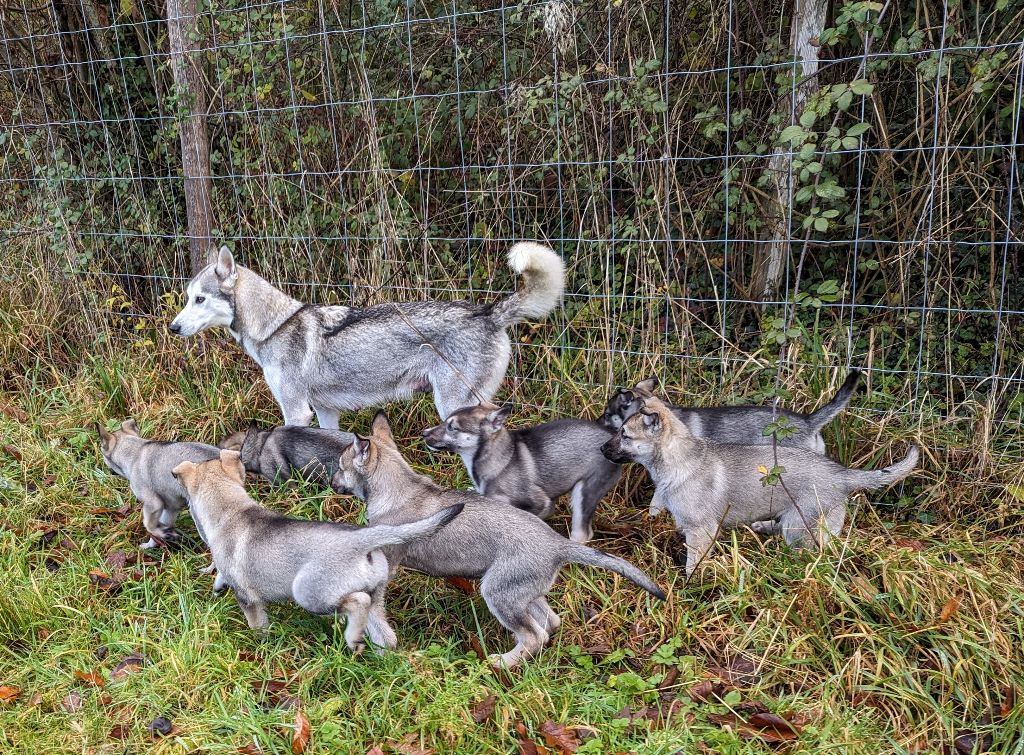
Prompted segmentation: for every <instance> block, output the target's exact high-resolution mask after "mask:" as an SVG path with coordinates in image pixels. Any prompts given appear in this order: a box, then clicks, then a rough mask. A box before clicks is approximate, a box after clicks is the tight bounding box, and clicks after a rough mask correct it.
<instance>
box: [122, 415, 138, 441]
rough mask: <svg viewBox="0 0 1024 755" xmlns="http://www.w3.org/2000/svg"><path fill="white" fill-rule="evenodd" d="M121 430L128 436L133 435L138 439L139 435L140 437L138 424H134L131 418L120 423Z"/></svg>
mask: <svg viewBox="0 0 1024 755" xmlns="http://www.w3.org/2000/svg"><path fill="white" fill-rule="evenodd" d="M121 429H122V430H124V431H125V432H126V433H128V434H129V435H134V436H135V437H139V436H140V435H142V433H140V432H139V426H138V424H136V422H135V420H134V419H132V418H131V417H129V418H128V419H126V420H125V421H124V422H122V423H121Z"/></svg>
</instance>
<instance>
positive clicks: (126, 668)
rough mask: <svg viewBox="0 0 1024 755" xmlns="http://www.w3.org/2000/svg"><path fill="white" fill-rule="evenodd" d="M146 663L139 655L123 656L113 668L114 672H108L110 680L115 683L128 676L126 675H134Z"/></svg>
mask: <svg viewBox="0 0 1024 755" xmlns="http://www.w3.org/2000/svg"><path fill="white" fill-rule="evenodd" d="M145 663H146V659H145V658H144V657H143V656H142V655H140V654H139V653H132V654H131V655H128V656H125V658H124V660H122V661H121V662H120V663H119V664H117V665H116V666H114V670H113V671H111V672H110V680H111V681H112V682H113V681H117V680H118V679H123V678H124V677H126V676H128V674H132V673H135V672H136V671H138V670H139V669H140V668H142V667H143V666H144V665H145Z"/></svg>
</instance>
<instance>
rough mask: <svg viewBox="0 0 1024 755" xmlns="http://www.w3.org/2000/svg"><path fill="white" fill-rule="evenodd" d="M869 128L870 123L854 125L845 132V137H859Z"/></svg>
mask: <svg viewBox="0 0 1024 755" xmlns="http://www.w3.org/2000/svg"><path fill="white" fill-rule="evenodd" d="M870 128H871V124H870V123H855V124H854V125H852V126H850V128H849V129H848V130H847V132H846V135H847V136H860V135H861V134H863V133H866V132H867V131H868V130H869V129H870Z"/></svg>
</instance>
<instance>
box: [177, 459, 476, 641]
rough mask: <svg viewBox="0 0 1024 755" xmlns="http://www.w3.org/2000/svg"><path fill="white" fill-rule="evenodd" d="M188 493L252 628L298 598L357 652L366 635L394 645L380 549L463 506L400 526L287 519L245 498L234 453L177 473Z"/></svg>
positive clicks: (426, 529)
mask: <svg viewBox="0 0 1024 755" xmlns="http://www.w3.org/2000/svg"><path fill="white" fill-rule="evenodd" d="M174 476H175V477H177V478H178V479H179V480H180V481H181V483H182V484H183V485H184V486H185V489H186V490H187V491H188V494H189V500H190V508H191V511H192V518H193V519H195V520H196V521H197V522H199V523H201V525H202V528H203V531H204V532H205V533H206V537H207V542H208V544H209V546H210V551H211V552H212V553H213V561H214V563H215V564H216V565H217V582H216V583H215V584H214V589H221V588H223V587H230V588H231V589H232V590H233V591H234V593H235V599H236V600H237V601H238V605H239V607H241V609H242V612H243V613H244V614H245V619H246V621H247V622H248V623H249V627H250V628H251V629H258V630H262V629H266V627H267V626H269V624H270V622H269V620H268V618H267V608H266V607H267V604H269V603H283V602H285V601H289V600H293V601H295V602H296V603H298V604H299V605H300V606H302V607H303V608H305V609H306V610H307V611H309V612H310V613H314V614H317V615H320V616H335V615H340V614H345V616H346V617H347V619H348V621H347V624H346V626H345V642H346V643H347V644H348V646H349V648H350V649H351V650H352V651H353V652H354V653H360V652H362V650H363V648H364V647H365V645H364V643H363V634H364V633H366V634H367V635H368V636H369V638H370V641H371V642H372V643H374V644H375V645H377V646H381V647H388V648H393V647H395V633H394V631H393V630H392V629H391V627H390V625H389V624H388V622H387V617H386V616H385V614H384V610H383V609H384V603H383V598H384V589H385V586H386V585H387V581H388V574H389V568H388V561H387V558H386V557H385V556H384V554H383V553H382V552H381V551H380V550H379V549H380V548H384V547H387V546H394V545H401V544H403V543H408V542H409V541H411V540H415V539H417V538H422V537H427V536H430V535H432V534H434V533H435V532H437V531H438V529H440V528H441V527H444V526H445V525H446V524H448V522H450V521H452V520H453V519H455V518H456V517H457V516H458V515H459V512H461V511H462V506H459V505H455V506H449V507H448V508H445V509H442V510H440V511H437V512H436V513H434V514H433V515H432V516H430V517H428V518H424V519H421V520H417V521H412V522H408V523H404V524H402V525H400V526H395V527H390V526H386V525H384V526H377V527H354V526H352V525H349V524H341V523H338V522H311V521H307V520H304V519H290V518H288V517H286V516H282V515H281V514H278V513H276V512H274V511H271V510H269V509H265V508H263V507H262V506H260V505H259V504H258V503H257V502H256V501H254V500H253V499H252V498H250V497H249V495H248V494H247V493H246V492H245V467H243V466H242V462H241V461H240V460H239V455H238V452H237V451H226V450H222V451H220V455H219V457H218V458H216V459H212V460H210V461H206V462H203V463H201V464H193V463H192V462H190V461H184V462H182V463H181V464H178V465H177V466H176V467H175V468H174Z"/></svg>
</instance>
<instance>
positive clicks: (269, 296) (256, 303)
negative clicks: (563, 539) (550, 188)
mask: <svg viewBox="0 0 1024 755" xmlns="http://www.w3.org/2000/svg"><path fill="white" fill-rule="evenodd" d="M509 266H510V267H511V268H512V270H513V272H515V273H517V274H520V275H522V276H523V285H522V287H521V288H520V290H519V291H517V292H515V293H513V294H510V295H507V296H505V297H504V298H502V299H500V300H498V301H497V302H494V303H492V304H476V303H472V302H445V301H419V302H404V303H392V304H381V305H378V306H374V307H368V308H366V309H358V308H355V307H346V306H314V305H310V304H303V303H302V302H300V301H297V300H296V299H293V298H292V297H290V296H288V295H287V294H285V293H284V292H283V291H280V290H278V289H277V288H275V287H274V286H272V285H271V284H270V283H268V282H267V281H266V280H264V279H263V278H261V277H260V276H259V275H257V274H256V273H254V272H253V271H252V270H249V269H247V268H245V267H242V266H241V265H237V264H236V263H235V260H234V257H233V256H232V255H231V253H230V252H229V251H228V250H227V249H226V248H223V249H221V251H220V253H219V255H218V256H217V258H216V259H215V260H213V261H211V264H210V265H208V266H207V267H206V268H204V269H203V270H202V271H201V272H199V273H198V274H197V275H196V277H195V278H193V279H192V281H191V282H190V283H189V284H188V290H187V295H188V303H187V304H186V306H185V308H184V309H183V310H182V311H181V312H180V313H179V314H178V316H177V317H175V319H174V322H173V323H171V326H170V327H171V331H172V332H173V333H176V334H178V335H181V336H190V335H193V334H194V333H197V332H199V331H200V330H203V329H204V328H208V327H216V326H222V327H226V328H228V330H229V331H230V332H231V334H232V335H233V336H234V337H235V339H236V340H238V341H239V342H240V343H241V344H242V346H243V347H244V348H245V351H246V352H247V353H248V354H249V356H251V357H252V358H253V359H255V360H256V362H257V363H258V364H259V365H260V366H261V367H262V368H263V374H264V377H265V378H266V380H267V383H268V385H269V386H270V389H271V392H272V393H273V394H274V398H275V399H276V400H277V402H278V404H279V405H280V407H281V410H282V412H283V413H284V419H285V424H287V425H308V424H309V423H310V421H311V420H312V417H313V411H315V412H316V415H317V417H318V419H319V421H320V426H321V427H324V428H329V429H337V428H338V413H339V412H340V411H343V410H355V409H360V408H363V407H366V406H371V405H375V404H381V403H384V402H388V401H393V400H396V399H404V398H409V397H411V396H412V395H413V393H415V392H417V391H427V390H431V391H433V395H434V403H435V404H436V406H437V409H438V412H439V413H440V415H441V416H442V417H446V416H447V415H448V414H449V413H450V412H452V411H454V410H455V409H457V408H458V407H460V406H467V405H469V404H472V403H475V402H476V401H478V400H481V399H489V398H490V397H491V396H492V395H493V394H494V392H495V391H496V390H497V389H498V386H499V384H500V383H501V380H502V378H503V377H504V375H505V369H506V367H507V366H508V360H509V355H510V353H511V346H510V342H509V337H508V334H507V333H506V329H507V328H508V327H509V326H511V325H513V324H515V323H517V322H519V321H521V320H523V319H525V318H532V317H541V316H544V315H546V314H547V313H549V312H550V311H551V310H552V309H554V307H555V306H557V305H558V303H559V301H560V299H561V296H562V288H563V285H564V278H565V269H564V265H563V263H562V260H561V259H560V258H559V257H558V255H557V254H555V253H554V252H553V251H552V250H551V249H549V248H547V247H545V246H541V245H540V244H534V243H525V242H523V243H519V244H516V245H515V246H513V247H512V249H511V251H510V252H509ZM310 407H312V410H313V411H311V409H310Z"/></svg>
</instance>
